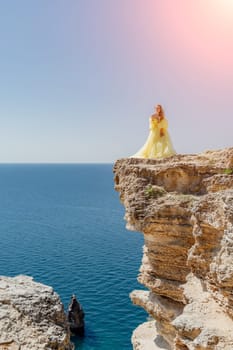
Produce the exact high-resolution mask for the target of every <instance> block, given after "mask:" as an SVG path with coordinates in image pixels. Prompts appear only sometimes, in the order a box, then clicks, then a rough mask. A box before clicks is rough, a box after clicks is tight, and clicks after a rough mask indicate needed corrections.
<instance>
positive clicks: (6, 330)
mask: <svg viewBox="0 0 233 350" xmlns="http://www.w3.org/2000/svg"><path fill="white" fill-rule="evenodd" d="M45 349H46V350H50V349H57V350H72V349H74V347H73V345H72V344H71V342H70V331H69V327H68V322H67V318H66V315H65V313H64V308H63V305H62V303H61V301H60V298H59V296H58V295H57V294H56V293H55V292H54V291H53V289H52V288H51V287H48V286H45V285H43V284H40V283H36V282H34V281H33V279H32V278H31V277H28V276H16V277H12V278H11V277H3V276H0V350H45Z"/></svg>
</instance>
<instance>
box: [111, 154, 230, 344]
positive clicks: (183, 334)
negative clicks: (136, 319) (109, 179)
mask: <svg viewBox="0 0 233 350" xmlns="http://www.w3.org/2000/svg"><path fill="white" fill-rule="evenodd" d="M114 173H115V179H114V180H115V189H116V190H117V191H118V192H119V194H120V200H121V202H122V203H123V204H124V206H125V209H126V214H125V219H126V222H127V225H126V227H127V228H128V229H130V230H136V231H141V232H142V233H143V234H144V238H145V245H144V253H143V259H142V265H141V268H140V274H139V277H138V280H139V282H140V283H142V284H143V285H145V286H146V287H147V288H148V289H149V291H148V292H145V291H134V292H132V293H131V299H132V301H133V303H134V304H136V305H140V306H142V307H143V308H144V309H145V310H146V311H147V312H148V313H149V314H150V315H151V317H152V318H154V319H155V320H156V322H155V323H154V324H155V326H154V341H151V339H152V338H153V336H152V335H151V334H152V332H153V325H152V324H151V323H150V324H149V326H148V324H147V323H146V324H145V325H144V326H139V329H137V330H136V331H135V332H134V335H133V337H132V339H133V344H134V349H135V350H139V349H140V350H146V349H147V348H148V347H147V344H148V342H147V341H146V339H144V341H142V336H141V334H142V333H141V332H140V329H142V328H143V329H144V330H146V331H145V332H144V333H145V334H149V335H148V341H149V339H150V347H149V348H150V350H153V349H154V350H155V349H157V348H158V344H159V348H160V349H161V350H162V349H166V350H167V349H168V350H173V349H174V350H232V349H233V332H232V329H233V148H228V149H224V150H219V151H207V152H204V153H202V154H197V155H175V156H173V157H170V158H166V159H161V160H153V159H137V158H126V159H120V160H118V161H117V162H116V163H115V166H114ZM156 334H158V335H159V336H157V335H156ZM145 337H146V335H145ZM158 337H160V338H158ZM161 339H162V340H163V341H164V343H163V342H161ZM159 340H160V342H159ZM162 344H166V345H162Z"/></svg>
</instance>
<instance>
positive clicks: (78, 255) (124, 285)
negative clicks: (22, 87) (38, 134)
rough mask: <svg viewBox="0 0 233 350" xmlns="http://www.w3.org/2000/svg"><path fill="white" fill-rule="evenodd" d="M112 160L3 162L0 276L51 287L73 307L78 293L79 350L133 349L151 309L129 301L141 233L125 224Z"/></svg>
mask: <svg viewBox="0 0 233 350" xmlns="http://www.w3.org/2000/svg"><path fill="white" fill-rule="evenodd" d="M112 167H113V163H1V164H0V183H1V185H0V210H1V217H0V227H1V230H0V238H1V243H2V251H1V255H0V266H1V269H0V275H5V276H15V275H18V274H24V275H29V276H32V277H33V278H34V280H35V281H38V282H41V283H44V284H47V285H50V286H52V287H53V288H54V290H55V291H56V292H57V293H58V294H59V295H60V297H61V300H62V302H63V303H64V305H65V309H67V307H68V304H69V300H70V297H71V295H72V294H73V293H74V294H76V295H77V298H78V300H79V301H80V303H81V304H82V307H83V309H84V311H85V324H86V332H85V337H84V338H83V339H81V338H73V339H72V340H73V342H74V343H75V345H76V349H83V350H91V349H95V350H107V349H108V350H109V349H111V350H130V349H132V345H131V335H132V331H133V330H134V329H135V328H136V327H137V326H138V325H139V324H141V323H142V322H144V321H146V319H147V314H146V313H145V312H144V311H143V310H142V309H141V308H138V307H136V306H133V305H132V304H131V301H130V299H129V293H130V292H131V291H132V290H133V289H144V288H143V287H142V286H141V285H139V284H138V282H137V275H138V270H139V267H140V264H141V259H142V246H143V236H142V235H141V234H140V233H137V232H131V231H127V230H126V229H125V221H124V219H123V217H124V208H123V206H122V205H121V204H120V201H119V195H118V193H116V192H115V191H114V183H113V172H112Z"/></svg>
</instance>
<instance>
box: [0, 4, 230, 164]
mask: <svg viewBox="0 0 233 350" xmlns="http://www.w3.org/2000/svg"><path fill="white" fill-rule="evenodd" d="M157 103H160V104H162V105H163V107H164V109H165V114H166V117H167V119H168V122H169V132H170V136H171V139H172V141H173V144H174V147H175V149H176V151H177V153H198V152H202V151H205V150H210V149H219V148H224V147H231V146H233V144H232V143H233V142H232V140H233V136H232V135H233V115H232V111H233V0H117V1H116V0H37V1H36V0H35V1H32V0H20V1H18V0H7V1H0V162H1V163H15V162H22V163H27V162H29V163H31V162H33V163H36V162H39V163H54V162H55V163H59V162H61V163H70V162H75V163H76V162H81V163H84V162H85V163H86V162H97V163H105V162H114V161H115V160H116V159H118V158H124V157H128V156H130V155H132V154H134V153H135V152H136V151H137V150H138V149H139V148H141V146H142V145H143V144H144V142H145V140H146V138H147V136H148V128H149V116H150V115H151V114H152V113H153V110H154V106H155V105H156V104H157Z"/></svg>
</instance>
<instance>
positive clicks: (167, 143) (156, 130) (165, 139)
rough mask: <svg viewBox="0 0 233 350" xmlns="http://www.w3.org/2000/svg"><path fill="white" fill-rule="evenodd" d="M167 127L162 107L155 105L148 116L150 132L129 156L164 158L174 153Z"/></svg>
mask: <svg viewBox="0 0 233 350" xmlns="http://www.w3.org/2000/svg"><path fill="white" fill-rule="evenodd" d="M167 128H168V123H167V119H166V118H165V116H164V111H163V108H162V106H161V105H157V106H156V107H155V113H154V114H152V116H151V117H150V133H149V136H148V138H147V140H146V143H145V144H144V145H143V146H142V148H140V150H139V151H138V152H137V153H135V154H134V155H133V156H131V157H130V158H165V157H169V156H172V155H173V154H175V153H176V151H175V150H174V148H173V146H172V142H171V139H170V136H169V133H168V131H167Z"/></svg>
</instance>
